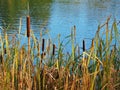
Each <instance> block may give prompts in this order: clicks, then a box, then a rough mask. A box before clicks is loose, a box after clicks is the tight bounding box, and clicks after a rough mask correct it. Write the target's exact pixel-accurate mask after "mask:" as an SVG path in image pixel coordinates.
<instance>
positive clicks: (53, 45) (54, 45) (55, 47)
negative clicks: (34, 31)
mask: <svg viewBox="0 0 120 90" xmlns="http://www.w3.org/2000/svg"><path fill="white" fill-rule="evenodd" d="M55 48H56V46H55V44H53V55H55Z"/></svg>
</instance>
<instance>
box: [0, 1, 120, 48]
mask: <svg viewBox="0 0 120 90" xmlns="http://www.w3.org/2000/svg"><path fill="white" fill-rule="evenodd" d="M29 1H30V2H29V5H28V2H27V0H0V26H1V27H3V26H6V27H7V26H8V25H9V26H10V27H9V28H8V30H7V32H8V33H9V34H13V33H15V32H16V31H18V28H19V21H20V20H19V19H20V18H22V32H23V33H24V32H25V30H26V15H28V11H29V14H30V16H31V29H32V30H33V31H34V33H35V35H36V37H39V34H40V31H41V30H43V31H46V30H48V31H49V34H50V36H51V38H52V39H53V40H55V42H57V39H56V37H57V35H58V34H60V35H61V39H63V38H64V37H65V36H67V35H69V34H70V33H71V28H72V27H73V26H74V25H75V26H76V42H77V43H78V44H79V45H80V46H82V40H83V39H85V38H89V39H86V41H87V45H88V46H89V45H90V42H91V40H90V39H92V38H93V37H94V35H95V32H96V30H97V27H98V25H99V24H102V23H104V22H105V21H106V19H107V17H108V16H110V15H111V16H112V18H111V21H112V20H114V18H116V20H120V0H29ZM28 6H29V10H28ZM3 22H4V23H6V24H3ZM45 38H48V37H47V36H46V37H45Z"/></svg>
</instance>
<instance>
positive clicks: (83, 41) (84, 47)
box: [83, 40, 85, 52]
mask: <svg viewBox="0 0 120 90" xmlns="http://www.w3.org/2000/svg"><path fill="white" fill-rule="evenodd" d="M84 51H85V41H84V40H83V52H84Z"/></svg>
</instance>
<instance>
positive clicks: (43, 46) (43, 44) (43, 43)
mask: <svg viewBox="0 0 120 90" xmlns="http://www.w3.org/2000/svg"><path fill="white" fill-rule="evenodd" d="M44 49H45V39H42V52H44Z"/></svg>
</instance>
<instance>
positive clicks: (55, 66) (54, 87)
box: [0, 16, 120, 90]
mask: <svg viewBox="0 0 120 90" xmlns="http://www.w3.org/2000/svg"><path fill="white" fill-rule="evenodd" d="M109 20H110V17H109V18H108V19H107V21H106V22H105V24H103V25H99V26H98V30H97V32H96V35H95V37H94V38H93V39H92V41H91V47H90V49H88V50H87V49H86V48H85V40H83V46H82V49H83V52H80V48H79V46H78V44H77V43H76V42H75V33H76V26H74V27H73V30H72V32H71V34H70V37H68V38H70V39H71V50H72V51H71V52H70V51H69V52H67V53H66V52H64V48H65V45H66V44H65V45H64V43H63V41H61V40H60V35H59V37H58V46H56V45H55V43H52V40H50V39H48V40H46V39H45V38H44V39H43V38H42V34H41V36H40V38H36V37H35V36H34V34H33V31H32V30H30V17H29V16H28V17H27V38H28V43H27V45H28V48H27V46H26V45H22V46H21V45H19V43H20V39H18V38H17V37H15V36H14V37H13V38H12V39H11V38H10V36H8V35H7V33H6V34H4V35H0V89H1V90H9V89H13V90H49V89H50V90H119V87H120V34H119V31H120V30H119V28H118V25H119V23H117V22H116V20H115V21H114V22H113V24H112V27H111V28H110V26H109V22H110V21H109ZM18 35H19V38H20V32H19V34H18ZM30 40H31V42H30ZM11 41H14V45H13V43H11Z"/></svg>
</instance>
